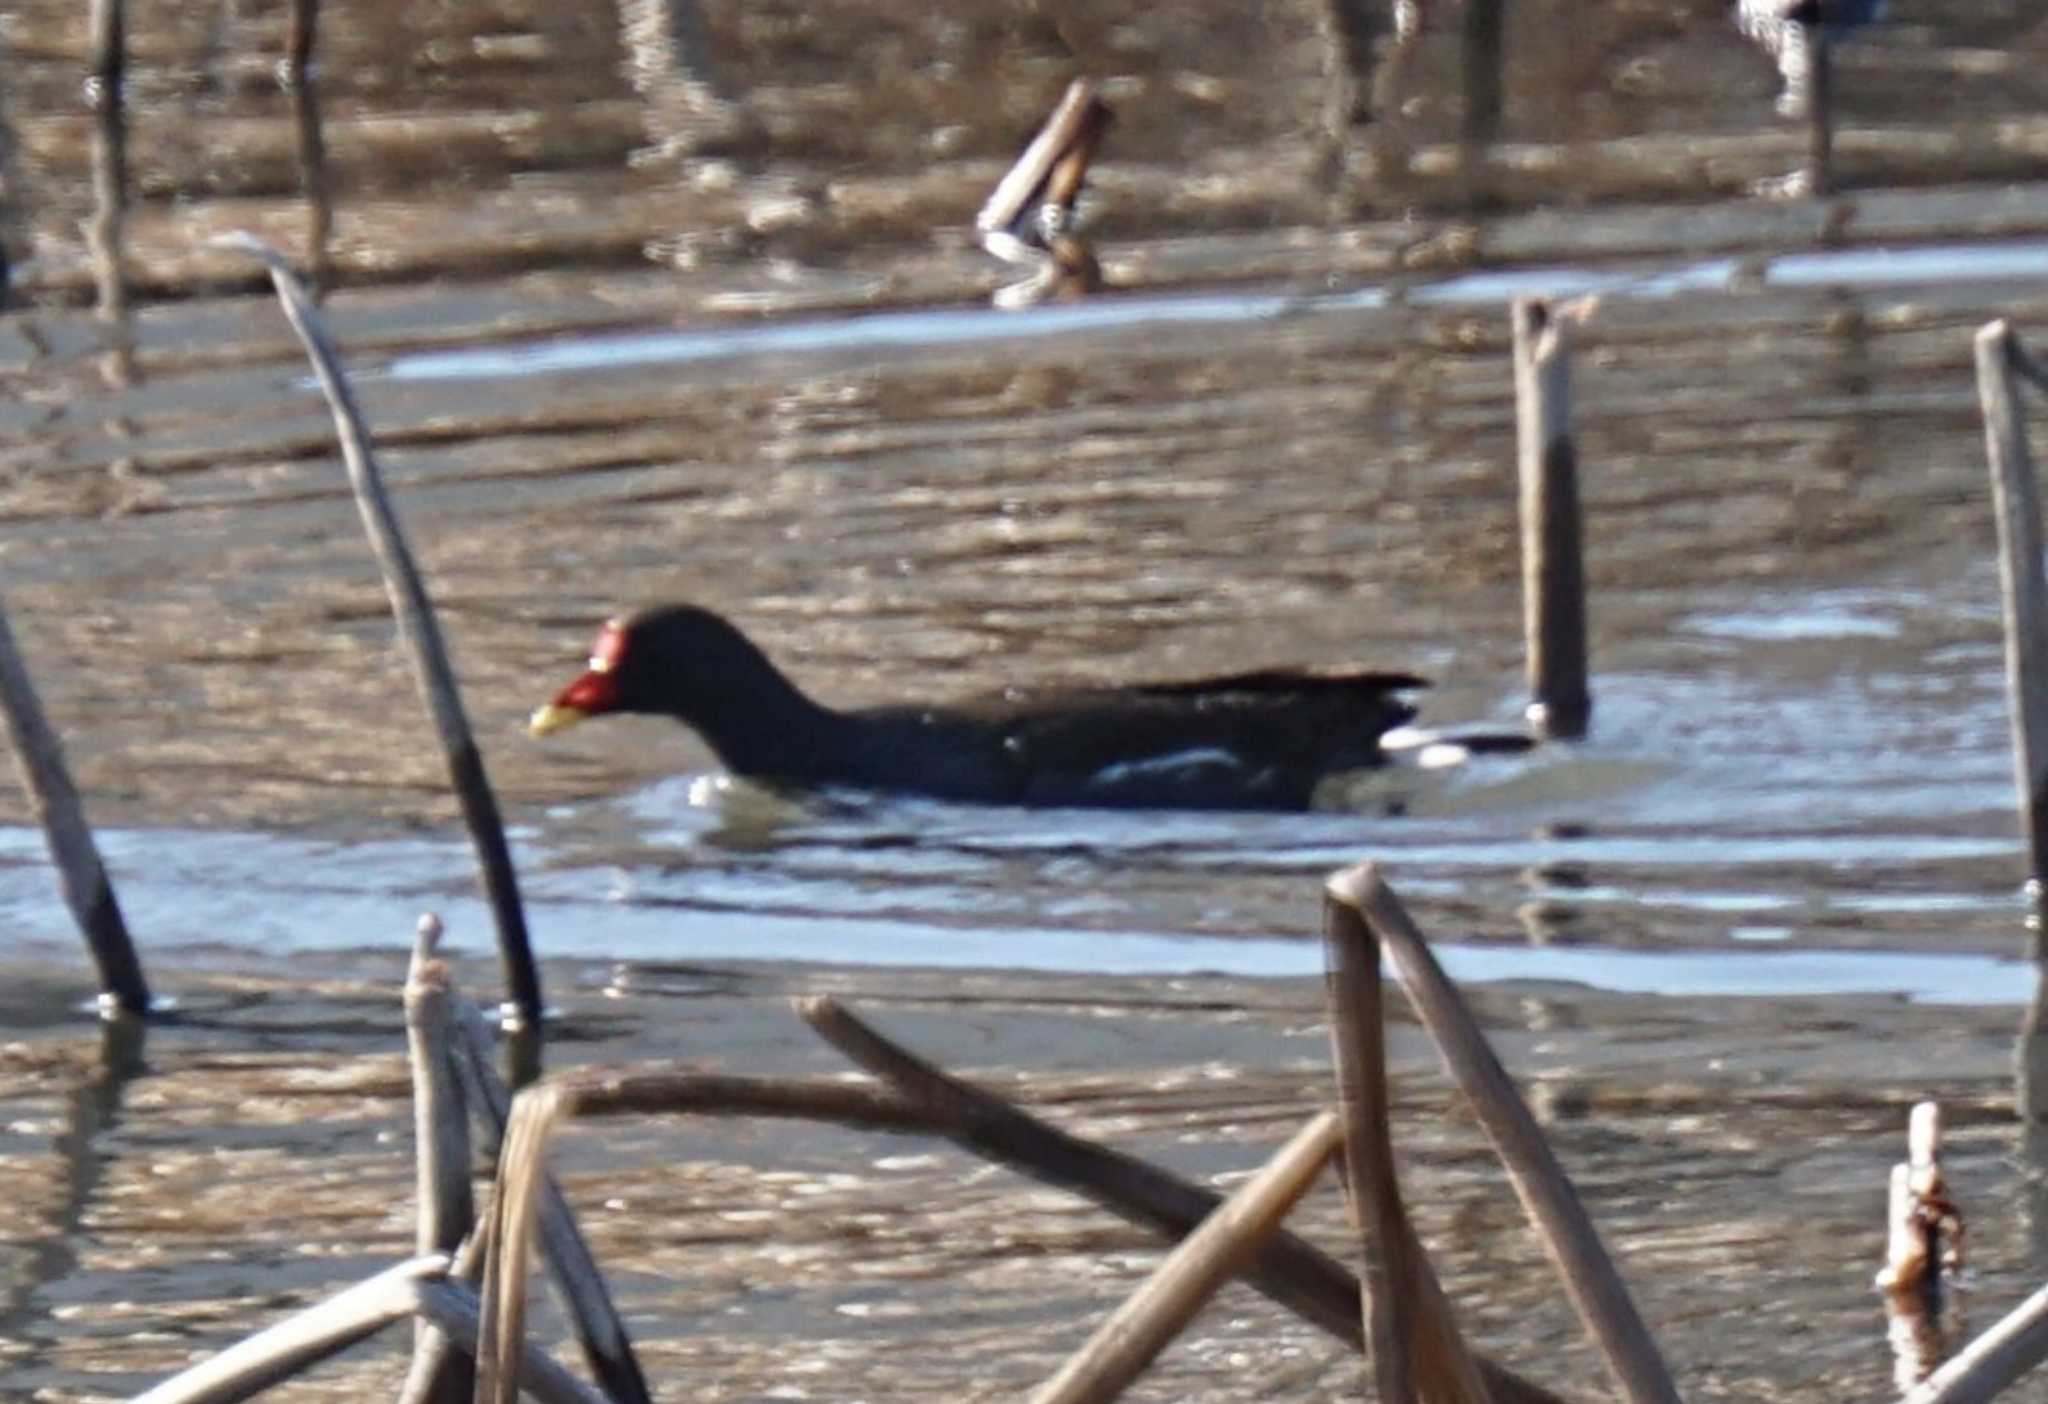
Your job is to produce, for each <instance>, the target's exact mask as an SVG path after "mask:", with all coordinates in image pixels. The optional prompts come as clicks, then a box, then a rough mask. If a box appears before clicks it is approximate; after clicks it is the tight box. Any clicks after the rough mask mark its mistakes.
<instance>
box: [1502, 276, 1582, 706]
mask: <svg viewBox="0 0 2048 1404" xmlns="http://www.w3.org/2000/svg"><path fill="white" fill-rule="evenodd" d="M1512 321H1513V325H1514V351H1513V360H1514V380H1515V444H1516V453H1515V461H1516V471H1517V476H1518V479H1519V481H1520V492H1519V504H1520V515H1521V524H1522V638H1523V648H1524V650H1525V652H1526V655H1527V664H1528V675H1529V699H1530V700H1529V719H1530V720H1531V721H1532V722H1534V723H1535V724H1536V727H1537V729H1538V730H1539V731H1540V732H1542V734H1543V735H1544V736H1546V737H1550V738H1553V739H1563V740H1571V739H1574V738H1577V737H1581V736H1584V735H1585V734H1586V726H1587V723H1588V722H1589V721H1590V720H1591V718H1592V711H1593V701H1592V693H1591V691H1590V690H1589V685H1588V682H1587V665H1586V567H1585V558H1584V551H1583V546H1582V542H1583V536H1584V528H1583V524H1582V521H1581V518H1582V513H1581V511H1580V507H1579V460H1578V450H1577V448H1576V447H1575V442H1574V440H1573V438H1572V406H1571V402H1572V363H1571V354H1572V349H1571V327H1572V321H1573V319H1572V318H1570V317H1567V316H1554V315H1552V311H1551V308H1550V304H1549V303H1547V302H1545V301H1544V300H1543V299H1541V298H1519V299H1517V300H1516V302H1515V304H1514V308H1513V312H1512Z"/></svg>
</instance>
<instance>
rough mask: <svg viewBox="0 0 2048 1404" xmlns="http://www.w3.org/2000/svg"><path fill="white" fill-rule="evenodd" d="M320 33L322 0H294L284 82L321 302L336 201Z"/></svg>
mask: <svg viewBox="0 0 2048 1404" xmlns="http://www.w3.org/2000/svg"><path fill="white" fill-rule="evenodd" d="M319 32H320V0H292V18H291V29H290V31H289V32H288V34H287V36H286V38H285V49H284V81H285V84H286V86H287V87H289V88H290V90H291V95H292V122H293V125H294V126H295V127H296V128H297V130H298V137H299V185H300V187H301V188H302V189H303V190H304V191H305V195H306V280H307V282H309V283H310V284H312V289H313V300H314V301H315V302H318V301H319V300H320V298H321V296H322V295H323V294H324V293H325V292H326V290H327V284H328V281H329V277H330V272H329V260H328V250H327V245H328V238H329V235H330V234H331V233H332V232H333V227H334V203H333V200H332V198H331V197H330V195H329V192H328V188H327V140H326V137H325V136H324V135H323V134H322V131H321V126H320V98H319V94H317V93H316V92H314V91H313V43H314V40H315V38H316V37H317V36H318V34H319Z"/></svg>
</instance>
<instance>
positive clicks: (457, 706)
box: [217, 234, 542, 1038]
mask: <svg viewBox="0 0 2048 1404" xmlns="http://www.w3.org/2000/svg"><path fill="white" fill-rule="evenodd" d="M217 242H218V243H219V244H220V245H221V246H223V247H228V248H235V249H239V250H241V251H243V252H245V253H248V254H252V255H254V256H255V257H256V258H258V259H260V260H262V262H263V264H264V266H265V267H267V268H268V269H269V270H270V281H271V283H272V285H273V286H274V287H275V288H276V289H277V298H278V302H279V303H280V304H281V305H282V306H283V308H284V314H285V318H286V320H288V321H289V322H290V323H291V325H292V330H293V331H295V332H297V333H298V337H299V341H300V343H301V344H302V345H304V347H305V348H306V355H307V358H308V359H309V360H311V362H312V363H313V372H314V375H315V377H316V378H317V379H318V380H319V382H320V389H321V391H322V392H323V393H324V394H325V395H326V397H327V404H328V407H329V408H330V409H331V410H332V411H333V414H334V427H335V433H336V435H337V437H338V438H339V439H340V441H341V455H342V459H343V461H344V462H345V463H346V464H347V465H348V475H349V484H350V486H351V487H352V488H353V489H354V490H355V498H356V508H357V510H358V512H359V513H360V514H361V516H362V520H363V530H364V533H365V534H366V535H367V536H368V538H369V542H370V548H371V550H372V551H373V552H374V553H375V555H376V557H377V564H378V568H379V569H380V570H381V571H382V573H383V576H384V591H385V594H386V595H387V596H388V597H389V598H390V601H391V614H392V618H393V619H394V620H395V621H396V623H397V625H398V635H399V638H400V639H401V640H402V641H403V642H404V644H405V647H406V652H407V656H408V658H409V660H410V662H411V664H412V673H413V680H414V682H415V683H416V684H417V685H418V687H419V691H420V696H421V699H422V700H423V701H424V702H425V703H426V707H427V712H428V714H429V715H430V716H431V717H432V718H433V722H434V732H435V735H436V736H437V737H438V739H439V741H440V744H441V751H442V754H443V756H444V757H445V758H446V761H447V765H448V777H449V781H450V783H451V786H452V788H453V789H454V791H455V797H456V800H457V802H458V803H459V804H460V805H461V807H462V818H463V822H464V824H465V825H466V826H467V828H468V830H469V838H470V844H471V846H472V847H473V848H474V849H475V850H476V857H477V867H478V871H479V875H480V877H481V879H482V882H483V888H484V895H485V897H486V899H487V900H488V901H489V903H490V908H491V918H492V921H493V922H494V923H495V924H496V926H497V931H498V951H499V955H500V957H501V959H502V961H503V963H504V968H505V982H506V984H507V986H508V987H509V988H510V991H511V995H512V1003H513V1006H514V1007H515V1008H516V1009H517V1011H518V1015H519V1019H520V1022H521V1024H522V1026H523V1027H524V1028H525V1029H526V1030H528V1031H529V1033H530V1035H531V1036H532V1037H534V1038H537V1037H538V1031H539V1029H540V1021H541V1013H542V1008H541V992H540V972H539V971H538V970H537V969H536V968H535V966H534V963H533V949H532V944H531V942H530V941H529V940H528V938H527V932H526V914H525V910H524V908H523V907H522V906H521V904H520V901H519V879H518V875H517V874H516V873H515V872H514V871H513V867H512V851H511V849H510V847H508V846H507V844H506V841H505V826H504V823H503V821H502V820H501V819H500V818H499V815H498V801H497V797H496V795H495V794H493V792H492V790H491V782H490V777H489V776H488V775H487V774H486V773H485V771H484V762H483V756H482V753H481V752H479V751H478V750H477V745H476V738H475V736H474V735H473V734H472V733H471V731H470V727H469V718H468V716H467V714H466V713H465V712H464V711H463V708H462V695H461V691H460V689H459V688H458V687H457V685H456V682H455V669H454V667H453V665H451V664H450V663H449V661H448V649H447V647H446V645H445V644H443V642H442V640H441V625H440V621H439V619H438V617H437V616H436V615H435V612H434V603H433V601H432V599H430V598H429V597H428V595H427V587H426V584H425V582H424V581H422V580H421V578H420V572H419V567H418V566H417V565H416V564H415V563H414V561H413V555H412V549H411V547H409V546H408V545H407V544H406V540H405V530H404V528H403V526H402V525H401V524H400V522H399V520H398V512H397V509H396V508H395V507H394V506H393V505H392V503H391V497H390V494H389V493H388V492H386V491H385V488H384V473H383V470H382V469H381V468H380V467H379V466H378V464H377V455H376V450H375V448H374V446H373V445H372V443H371V440H370V432H369V429H368V427H367V426H366V423H365V421H364V419H363V415H362V411H361V409H360V408H359V407H358V406H357V404H356V398H355V391H354V390H353V388H351V386H350V384H349V380H348V373H347V371H346V370H344V369H343V367H342V364H341V356H340V353H339V352H338V351H337V350H336V349H335V345H334V339H333V337H332V336H331V335H330V334H329V333H328V330H327V325H326V322H325V321H324V320H323V319H322V318H321V316H320V312H319V309H318V308H316V307H314V305H313V303H312V300H311V299H310V298H309V297H307V295H306V290H305V288H304V287H303V286H301V285H300V283H299V280H298V279H297V278H296V277H294V276H293V275H292V271H291V265H290V264H289V263H287V262H286V260H285V257H284V255H283V254H281V253H279V252H278V251H277V250H276V249H274V248H272V247H271V246H270V245H268V244H266V243H264V242H263V241H262V240H261V239H258V238H256V237H255V236H254V235H251V234H230V235H224V236H222V237H221V239H219V240H218V241H217Z"/></svg>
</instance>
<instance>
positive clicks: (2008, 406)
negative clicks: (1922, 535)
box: [1976, 318, 2048, 960]
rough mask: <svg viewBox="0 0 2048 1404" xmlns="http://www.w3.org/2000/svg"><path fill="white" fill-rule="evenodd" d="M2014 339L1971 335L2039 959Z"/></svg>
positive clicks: (2034, 596)
mask: <svg viewBox="0 0 2048 1404" xmlns="http://www.w3.org/2000/svg"><path fill="white" fill-rule="evenodd" d="M2018 346H2019V338H2018V337H2017V336H2016V335H2015V334H2014V332H2013V329H2012V324H2011V323H2010V322H2007V321H2005V320H2004V319H2003V318H2001V319H1999V320H1998V321H1995V322H1990V323H1987V324H1986V325H1985V326H1984V327H1983V328H1981V329H1980V330H1979V331H1978V332H1977V341H1976V350H1977V399H1978V404H1979V405H1980V407H1981V408H1982V411H1983V416H1984V448H1985V453H1986V456H1987V458H1988V461H1989V463H1990V469H1991V505H1992V510H1993V512H1994V514H1995V515H1996V518H1997V523H1998V584H1999V600H2000V613H2001V615H2002V617H2003V619H2004V622H2005V691H2006V706H2007V709H2008V710H2009V712H2010V713H2011V716H2012V747H2013V768H2014V771H2015V778H2016V780H2017V783H2018V786H2019V794H2020V822H2021V823H2022V825H2023V826H2024V827H2025V829H2026V834H2027V878H2028V890H2029V893H2030V895H2031V896H2032V899H2033V902H2034V905H2035V913H2036V917H2037V921H2036V924H2035V930H2034V956H2035V959H2037V960H2039V959H2042V958H2043V957H2044V956H2048V936H2044V933H2043V931H2042V929H2041V924H2040V922H2039V920H2038V917H2039V915H2040V908H2041V905H2042V903H2043V901H2044V897H2048V583H2044V581H2043V576H2042V570H2041V508H2040V497H2039V486H2038V484H2037V483H2036V481H2035V476H2034V460H2033V454H2032V453H2031V451H2030V450H2029V449H2028V446H2027V424H2026V419H2025V417H2024V415H2023V414H2022V413H2021V405H2020V397H2019V391H2018V386H2017V385H2016V384H2015V383H2014V372H2015V368H2016V365H2017V360H2018V358H2017V357H2016V355H2015V351H2016V349H2017V347H2018Z"/></svg>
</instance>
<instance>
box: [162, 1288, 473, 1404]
mask: <svg viewBox="0 0 2048 1404" xmlns="http://www.w3.org/2000/svg"><path fill="white" fill-rule="evenodd" d="M447 1270H448V1259H447V1257H446V1256H444V1255H442V1254H438V1253H435V1254H430V1255H428V1256H426V1257H422V1258H414V1259H412V1260H410V1261H409V1262H403V1263H400V1264H398V1265H397V1266H396V1267H390V1268H386V1269H385V1270H384V1271H383V1272H380V1273H378V1274H377V1275H376V1276H375V1277H370V1278H365V1279H364V1280H363V1281H361V1282H358V1283H357V1284H356V1285H355V1286H353V1287H350V1288H348V1289H347V1290H346V1291H343V1292H339V1293H337V1294H336V1295H334V1296H332V1297H329V1298H328V1299H327V1300H326V1301H324V1302H320V1303H318V1304H316V1305H314V1306H310V1307H308V1308H306V1309H305V1310H304V1311H300V1312H295V1313H293V1314H292V1315H290V1316H288V1317H286V1318H285V1319H284V1320H282V1321H279V1322H276V1323H274V1324H272V1325H270V1326H266V1327H265V1328H264V1329H263V1330H261V1331H258V1332H257V1333H256V1334H255V1335H253V1336H248V1337H245V1338H244V1339H242V1340H239V1341H237V1342H235V1344H233V1345H231V1346H229V1347H228V1348H227V1349H226V1350H223V1351H221V1352H220V1353H219V1354H218V1355H214V1356H210V1357H208V1358H207V1359H205V1360H202V1361H200V1362H199V1363H198V1364H197V1365H194V1366H193V1367H192V1368H191V1369H189V1370H183V1371H180V1372H179V1373H178V1374H176V1375H173V1376H172V1377H171V1378H170V1379H168V1380H165V1381H164V1382H163V1383H162V1384H159V1385H157V1386H156V1387H155V1388H153V1389H149V1390H146V1391H144V1392H143V1393H141V1394H139V1395H137V1396H136V1397H135V1399H134V1400H133V1401H131V1404H234V1402H235V1401H236V1400H241V1399H247V1398H249V1397H250V1396H251V1395H253V1394H257V1393H260V1392H261V1391H263V1390H265V1389H268V1388H269V1387H270V1386H271V1385H273V1384H276V1383H277V1382H278V1381H279V1380H284V1379H289V1378H290V1377H291V1376H293V1375H295V1374H297V1373H298V1372H299V1371H301V1370H303V1369H306V1368H307V1367H308V1366H311V1365H315V1364H318V1363H319V1362H320V1361H322V1360H325V1359H327V1358H328V1357H329V1356H331V1355H334V1354H336V1353H337V1352H339V1351H342V1350H346V1349H347V1348H348V1347H349V1346H352V1345H354V1344H355V1343H356V1342H357V1341H360V1340H362V1339H364V1338H365V1337H367V1336H372V1335H375V1334H376V1333H377V1332H378V1331H381V1330H383V1329H384V1328H385V1327H386V1326H389V1325H390V1324H391V1323H392V1322H394V1321H402V1320H404V1319H405V1318H406V1317H409V1316H411V1315H412V1314H413V1312H414V1311H415V1310H416V1309H417V1304H418V1297H417V1295H416V1292H415V1290H414V1289H415V1288H417V1287H418V1286H419V1285H420V1284H421V1283H422V1282H424V1281H426V1280H428V1279H431V1278H436V1277H439V1276H440V1275H441V1274H443V1273H444V1272H446V1271H447Z"/></svg>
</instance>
